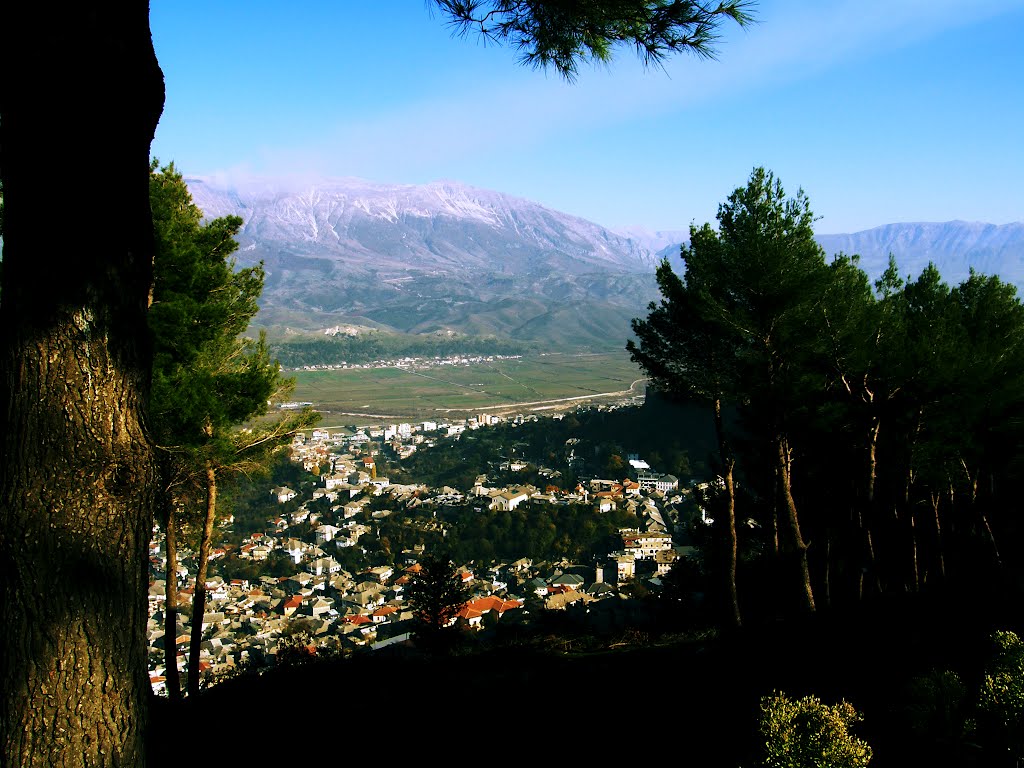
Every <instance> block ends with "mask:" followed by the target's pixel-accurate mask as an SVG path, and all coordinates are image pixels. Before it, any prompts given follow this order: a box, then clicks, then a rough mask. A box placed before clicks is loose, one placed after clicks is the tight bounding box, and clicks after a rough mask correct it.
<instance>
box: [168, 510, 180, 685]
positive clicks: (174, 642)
mask: <svg viewBox="0 0 1024 768" xmlns="http://www.w3.org/2000/svg"><path fill="white" fill-rule="evenodd" d="M166 503H167V516H166V523H165V525H164V540H165V543H166V545H167V578H166V579H165V580H164V581H165V582H166V584H167V586H166V595H167V599H166V600H165V602H164V678H165V685H166V687H167V698H169V699H170V700H171V701H180V700H181V678H180V676H179V675H178V520H177V515H176V514H175V509H176V503H175V501H174V500H173V499H168V500H167V502H166Z"/></svg>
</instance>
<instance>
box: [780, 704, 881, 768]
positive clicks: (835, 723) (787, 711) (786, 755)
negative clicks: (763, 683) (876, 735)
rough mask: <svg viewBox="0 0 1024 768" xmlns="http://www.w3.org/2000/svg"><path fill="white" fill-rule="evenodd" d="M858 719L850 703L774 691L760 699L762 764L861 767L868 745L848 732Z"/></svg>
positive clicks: (867, 755) (802, 767) (868, 752)
mask: <svg viewBox="0 0 1024 768" xmlns="http://www.w3.org/2000/svg"><path fill="white" fill-rule="evenodd" d="M861 719H862V717H861V715H860V714H859V713H858V712H857V710H856V709H854V707H853V705H852V704H849V703H848V702H846V701H841V702H839V703H838V704H835V705H828V704H824V703H822V701H821V700H820V699H818V698H817V697H815V696H805V697H803V698H802V699H796V700H794V699H790V698H789V697H788V696H786V694H784V693H781V692H776V693H775V694H773V695H772V696H766V697H764V698H763V699H761V720H760V734H761V737H762V739H763V741H762V749H763V755H762V760H761V762H760V765H762V766H764V768H862V767H863V766H866V765H867V764H868V762H869V761H870V760H871V747H869V746H868V745H867V743H866V742H865V741H863V740H861V739H858V738H856V737H854V736H853V734H852V733H850V728H851V727H852V726H853V725H855V724H856V723H858V722H859V721H860V720H861Z"/></svg>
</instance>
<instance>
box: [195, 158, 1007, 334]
mask: <svg viewBox="0 0 1024 768" xmlns="http://www.w3.org/2000/svg"><path fill="white" fill-rule="evenodd" d="M186 181H187V184H188V186H189V189H190V191H191V193H192V196H193V199H194V200H195V202H196V204H197V205H198V206H199V207H200V208H201V209H202V210H203V212H204V214H205V215H206V216H207V217H211V218H212V217H218V216H224V215H229V214H230V215H238V216H241V217H242V219H243V221H244V224H243V226H242V229H241V231H240V232H239V235H238V237H237V239H238V242H239V245H240V249H239V253H238V254H237V261H238V263H239V265H240V266H249V265H252V264H255V263H257V262H259V261H262V262H263V264H264V268H265V270H266V281H265V285H264V293H263V296H262V298H261V303H260V312H259V314H258V315H257V318H256V324H257V325H259V326H261V327H264V328H267V329H268V333H270V335H272V336H273V335H282V336H286V335H293V336H294V335H298V336H302V335H309V334H318V333H320V334H322V333H323V332H324V331H325V329H332V328H333V329H337V328H340V327H343V328H346V329H349V332H350V333H359V332H360V331H361V330H362V329H366V330H371V329H376V330H377V331H379V332H390V333H398V334H414V335H423V334H428V335H432V334H437V335H444V336H448V337H459V336H465V337H475V338H480V337H484V338H488V337H493V338H497V339H503V340H508V339H512V340H515V341H518V342H522V343H524V344H531V345H534V346H537V347H541V348H548V349H555V348H560V349H567V348H574V349H595V350H596V349H611V348H616V349H622V348H623V347H624V345H625V340H626V339H627V338H628V337H629V334H630V320H631V319H632V318H634V317H641V316H644V315H646V313H647V304H648V303H649V302H650V301H653V300H657V298H658V292H657V286H656V284H655V281H654V268H655V266H656V265H657V264H658V262H659V261H660V260H661V259H662V258H663V257H668V258H670V259H673V258H675V257H677V256H678V254H679V245H680V243H682V242H685V240H686V237H687V235H688V233H687V232H683V231H678V230H667V231H661V232H644V231H640V230H621V231H612V230H611V229H608V228H605V227H602V226H601V225H599V224H596V223H594V222H590V221H587V220H585V219H581V218H578V217H575V216H571V215H568V214H565V213H560V212H558V211H554V210H551V209H549V208H545V207H544V206H542V205H539V204H537V203H534V202H531V201H529V200H524V199H521V198H516V197H513V196H510V195H506V194H502V193H500V192H494V191H489V190H483V189H477V188H474V187H470V186H467V185H464V184H461V183H458V182H449V181H444V182H435V183H431V184H425V185H395V184H380V183H374V182H370V181H365V180H361V179H334V180H319V181H316V182H308V183H305V184H303V185H301V186H299V185H296V184H292V185H288V184H285V183H281V182H277V181H248V182H246V183H244V184H231V185H229V184H226V183H220V182H218V181H216V180H215V179H212V178H188V179H187V180H186ZM817 239H818V241H819V242H820V243H821V245H822V246H823V248H824V249H825V252H826V253H827V254H828V255H829V256H832V255H833V254H836V253H838V252H843V253H846V254H858V255H859V256H860V257H861V261H860V265H861V267H862V268H863V269H864V270H865V271H866V272H867V273H868V275H869V276H870V277H871V278H872V279H874V278H876V277H877V276H878V275H880V274H881V272H882V271H883V270H884V269H885V267H886V265H887V263H888V257H889V254H890V253H892V254H893V255H894V256H895V258H896V260H897V265H898V267H899V269H900V272H901V273H902V274H903V275H904V276H905V277H911V278H912V277H916V276H917V275H918V274H919V273H920V271H921V270H922V269H923V268H924V267H925V266H926V265H927V264H928V263H929V262H932V263H934V264H935V265H936V266H937V267H938V269H939V272H940V273H941V274H942V276H943V278H944V279H945V280H946V282H947V283H949V284H950V285H954V284H956V283H958V282H959V281H960V280H962V279H964V278H965V277H966V276H967V275H968V273H969V270H970V269H971V268H972V267H973V268H974V269H975V270H976V271H978V272H982V273H985V274H997V275H999V276H1000V277H1001V278H1002V279H1003V280H1005V281H1007V282H1011V283H1014V284H1015V285H1017V286H1018V290H1020V289H1021V288H1022V287H1024V223H1015V224H1005V225H993V224H984V223H974V222H963V221H952V222H946V223H907V224H887V225H884V226H880V227H877V228H874V229H870V230H866V231H863V232H856V233H852V234H822V235H818V236H817ZM681 269H682V265H681V264H680V265H679V270H680V271H681Z"/></svg>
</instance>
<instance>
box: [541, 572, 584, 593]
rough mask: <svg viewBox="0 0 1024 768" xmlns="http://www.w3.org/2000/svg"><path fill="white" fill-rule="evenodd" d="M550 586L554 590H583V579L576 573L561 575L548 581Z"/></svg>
mask: <svg viewBox="0 0 1024 768" xmlns="http://www.w3.org/2000/svg"><path fill="white" fill-rule="evenodd" d="M548 584H550V585H551V586H552V587H553V588H555V589H558V588H564V589H572V590H581V589H583V586H584V582H583V577H582V576H580V575H579V574H576V573H559V574H556V575H554V576H552V577H551V578H550V579H548Z"/></svg>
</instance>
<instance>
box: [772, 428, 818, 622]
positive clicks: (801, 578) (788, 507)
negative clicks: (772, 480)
mask: <svg viewBox="0 0 1024 768" xmlns="http://www.w3.org/2000/svg"><path fill="white" fill-rule="evenodd" d="M775 448H776V468H777V470H778V478H779V491H780V492H781V494H782V513H783V515H782V517H783V522H784V524H785V525H784V529H785V533H786V547H785V548H786V549H787V550H789V552H790V553H791V554H792V555H793V557H794V559H795V561H796V563H795V564H796V573H797V582H798V589H799V591H800V597H799V601H800V603H801V604H802V606H803V607H804V608H805V609H806V610H808V611H814V590H813V589H812V587H811V569H810V564H809V563H808V559H807V543H806V542H805V541H804V538H803V535H802V534H801V533H800V519H799V517H798V516H797V511H796V500H795V499H794V498H793V487H792V478H791V475H790V464H791V462H790V456H789V444H788V442H787V440H786V438H785V437H782V436H779V437H777V438H776V439H775Z"/></svg>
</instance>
